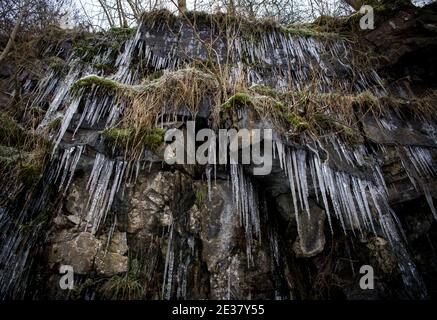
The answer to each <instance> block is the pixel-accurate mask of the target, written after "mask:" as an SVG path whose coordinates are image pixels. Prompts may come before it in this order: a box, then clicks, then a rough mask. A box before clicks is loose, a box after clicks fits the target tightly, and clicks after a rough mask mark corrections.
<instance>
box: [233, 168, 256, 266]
mask: <svg viewBox="0 0 437 320" xmlns="http://www.w3.org/2000/svg"><path fill="white" fill-rule="evenodd" d="M230 167H231V169H230V174H231V183H232V190H233V192H232V193H233V201H234V206H235V208H236V211H237V212H238V214H239V216H240V225H241V226H242V227H243V228H244V231H245V238H246V257H247V263H248V266H251V265H252V264H253V257H252V246H253V239H254V236H253V235H254V234H255V235H256V238H257V239H258V240H259V241H261V226H260V218H259V211H258V199H257V197H256V193H255V190H254V187H253V185H252V182H251V181H250V179H249V178H247V177H246V176H245V174H244V169H243V166H242V165H239V164H230Z"/></svg>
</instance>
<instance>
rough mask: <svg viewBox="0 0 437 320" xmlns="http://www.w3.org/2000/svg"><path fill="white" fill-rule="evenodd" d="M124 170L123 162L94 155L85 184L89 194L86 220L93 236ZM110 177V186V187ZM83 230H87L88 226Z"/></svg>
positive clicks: (103, 217)
mask: <svg viewBox="0 0 437 320" xmlns="http://www.w3.org/2000/svg"><path fill="white" fill-rule="evenodd" d="M114 167H115V170H114ZM125 168H126V162H124V161H117V162H115V161H114V160H110V159H107V158H106V157H105V156H104V155H101V154H99V153H98V154H97V155H96V159H95V161H94V166H93V168H92V170H91V174H90V177H89V179H88V183H87V190H88V192H89V198H88V202H87V208H89V211H88V214H87V218H86V220H87V222H88V223H89V224H91V232H92V233H93V234H95V233H96V232H97V231H98V229H99V226H100V224H101V223H102V222H104V221H105V218H106V214H107V213H108V211H109V210H110V209H111V205H112V202H113V201H114V196H115V194H116V192H117V191H118V190H119V188H120V184H121V180H122V177H123V175H124V172H125ZM112 176H113V177H112ZM111 177H112V185H110V180H111ZM85 229H88V225H87V226H86V228H85Z"/></svg>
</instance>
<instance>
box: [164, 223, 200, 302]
mask: <svg viewBox="0 0 437 320" xmlns="http://www.w3.org/2000/svg"><path fill="white" fill-rule="evenodd" d="M177 245H179V248H177V247H176V246H177ZM183 247H185V249H186V250H182V249H183ZM184 253H188V254H185V255H184ZM194 253H195V245H194V238H193V237H190V236H188V237H187V238H186V241H182V240H181V239H179V238H177V237H176V234H175V232H174V223H172V224H171V225H170V233H169V237H168V244H167V253H166V256H165V264H164V277H163V281H162V293H161V294H162V298H163V299H165V300H170V299H171V298H172V294H173V293H174V292H175V293H176V298H177V299H186V298H187V277H188V267H189V265H190V263H191V262H192V261H193V256H194ZM175 264H177V266H176V265H175ZM174 289H175V290H174Z"/></svg>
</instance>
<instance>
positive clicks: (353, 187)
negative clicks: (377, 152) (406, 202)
mask: <svg viewBox="0 0 437 320" xmlns="http://www.w3.org/2000/svg"><path fill="white" fill-rule="evenodd" d="M331 142H334V140H331ZM337 144H340V142H338V141H337ZM275 146H276V150H277V154H278V157H279V162H280V166H281V168H282V169H283V170H284V171H285V173H286V175H287V177H288V180H289V184H290V189H291V195H292V201H293V206H294V212H295V217H296V221H297V227H298V233H299V235H302V234H301V232H302V230H300V227H299V226H300V224H299V219H300V215H301V214H307V215H310V214H311V213H310V209H309V204H308V197H309V190H310V187H309V185H308V182H309V181H310V182H311V183H312V187H313V190H314V193H315V195H316V199H317V201H319V197H321V199H322V202H323V206H324V209H325V214H326V217H327V220H328V222H329V226H330V228H331V232H333V228H332V218H333V217H335V219H336V220H337V221H340V224H341V226H342V229H343V231H344V233H345V234H346V232H347V230H351V231H352V232H353V234H355V230H356V229H358V230H359V232H360V234H361V235H363V234H364V233H365V232H373V233H374V234H380V233H381V232H382V235H383V236H384V238H385V239H387V240H388V241H389V243H390V245H391V247H392V248H393V251H394V253H395V254H396V256H397V258H398V264H399V269H400V270H401V272H402V277H403V279H404V283H405V285H406V286H407V288H409V289H410V291H411V290H413V291H419V292H418V294H419V296H421V297H425V296H426V289H425V287H424V285H423V283H422V280H421V277H420V276H419V275H418V272H417V270H416V267H415V265H414V263H413V262H412V260H411V258H410V256H409V254H408V252H407V250H406V248H405V245H404V241H405V239H404V235H403V231H402V227H401V225H400V222H399V220H398V218H397V217H396V214H395V213H394V211H393V210H392V209H391V208H390V205H389V202H388V191H387V187H386V184H385V181H384V178H383V176H382V174H381V168H380V167H379V165H378V164H376V163H375V164H374V168H373V169H374V170H373V177H372V178H371V179H363V178H360V177H356V176H354V175H352V174H349V173H345V172H340V171H335V170H333V169H332V168H330V167H329V166H328V164H327V163H325V162H323V161H322V160H321V158H320V155H319V153H318V151H317V150H315V149H311V151H309V152H308V151H306V150H304V149H294V148H292V147H289V146H285V145H283V144H282V143H281V142H280V141H276V142H275ZM340 150H341V151H340ZM337 151H338V152H339V153H340V154H341V155H342V157H343V158H347V159H348V161H351V162H352V161H357V162H361V161H362V159H363V157H365V156H368V155H367V153H366V151H365V150H364V148H361V149H359V151H358V152H357V151H355V152H351V151H349V150H347V149H345V148H338V149H337ZM354 153H355V154H354ZM360 153H361V154H360ZM421 155H422V156H423V157H420V159H421V160H424V162H421V165H420V166H421V167H423V168H427V169H430V167H429V165H430V163H429V162H428V161H429V160H430V157H429V156H428V154H426V153H425V154H423V153H422V154H421ZM353 159H354V160H353ZM308 165H309V170H308ZM418 165H419V164H418ZM308 172H309V173H310V176H311V177H308ZM431 201H432V200H431ZM330 203H331V204H332V207H331V206H330Z"/></svg>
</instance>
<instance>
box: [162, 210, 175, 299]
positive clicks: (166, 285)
mask: <svg viewBox="0 0 437 320" xmlns="http://www.w3.org/2000/svg"><path fill="white" fill-rule="evenodd" d="M172 220H173V219H172ZM173 228H174V226H173V223H172V224H171V226H170V235H169V236H168V244H167V254H166V256H165V265H164V279H163V282H162V298H163V299H165V300H170V298H171V289H172V282H173V266H174V251H173Z"/></svg>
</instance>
